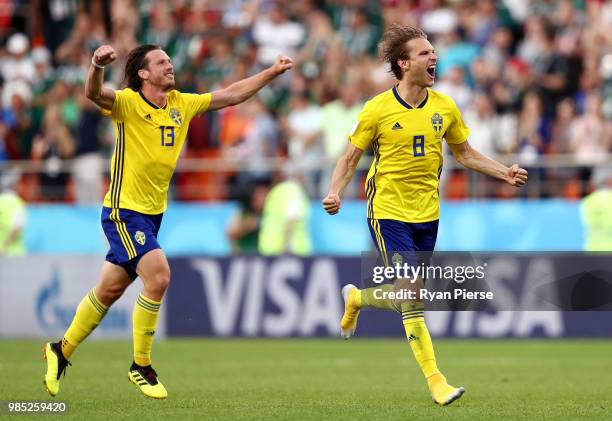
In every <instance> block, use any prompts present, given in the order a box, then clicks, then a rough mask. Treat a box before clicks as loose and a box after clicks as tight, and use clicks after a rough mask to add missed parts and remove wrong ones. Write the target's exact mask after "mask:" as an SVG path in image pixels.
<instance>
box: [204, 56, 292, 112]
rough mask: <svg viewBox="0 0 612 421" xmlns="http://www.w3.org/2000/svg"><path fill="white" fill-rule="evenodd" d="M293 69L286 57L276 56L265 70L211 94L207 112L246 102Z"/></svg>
mask: <svg viewBox="0 0 612 421" xmlns="http://www.w3.org/2000/svg"><path fill="white" fill-rule="evenodd" d="M292 67H293V60H292V59H290V58H289V57H286V56H278V58H277V59H276V62H275V63H274V64H273V65H272V66H270V67H268V68H267V69H265V70H263V71H261V72H259V73H257V74H256V75H253V76H251V77H248V78H246V79H242V80H239V81H238V82H234V83H232V84H231V85H230V86H228V87H227V88H224V89H220V90H218V91H214V92H213V93H212V97H211V100H210V106H209V107H208V109H209V110H218V109H220V108H225V107H229V106H231V105H236V104H240V103H241V102H244V101H246V100H247V99H249V98H250V97H252V96H253V95H255V93H256V92H257V91H259V90H260V89H261V88H263V87H264V86H266V85H267V84H268V83H270V82H271V81H272V80H274V79H275V78H276V77H277V76H279V75H281V74H283V73H285V72H286V71H287V70H289V69H291V68H292Z"/></svg>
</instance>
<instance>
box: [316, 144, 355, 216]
mask: <svg viewBox="0 0 612 421" xmlns="http://www.w3.org/2000/svg"><path fill="white" fill-rule="evenodd" d="M361 155H363V151H362V150H361V149H359V148H358V147H356V146H355V145H353V144H352V143H349V144H348V147H347V148H346V152H345V153H344V155H342V156H341V157H340V159H339V160H338V163H337V164H336V168H335V169H334V173H333V175H332V180H331V186H330V187H329V193H328V194H327V197H326V198H325V199H323V209H325V212H327V213H329V214H330V215H335V214H337V213H338V211H340V196H342V192H344V189H345V188H346V186H348V183H349V182H350V181H351V179H352V178H353V175H354V174H355V170H356V169H357V164H359V160H360V159H361Z"/></svg>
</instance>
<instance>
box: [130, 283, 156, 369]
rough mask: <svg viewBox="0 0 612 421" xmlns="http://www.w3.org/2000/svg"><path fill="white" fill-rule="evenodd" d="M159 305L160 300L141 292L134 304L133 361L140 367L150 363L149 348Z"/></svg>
mask: <svg viewBox="0 0 612 421" xmlns="http://www.w3.org/2000/svg"><path fill="white" fill-rule="evenodd" d="M160 305H161V302H159V301H154V300H152V299H150V298H147V297H145V296H144V295H143V294H142V293H140V295H139V296H138V298H137V299H136V304H134V313H133V333H134V362H135V363H136V364H138V365H139V366H141V367H145V366H148V365H150V364H151V348H152V347H153V335H154V334H155V327H156V326H157V316H158V315H159V306H160Z"/></svg>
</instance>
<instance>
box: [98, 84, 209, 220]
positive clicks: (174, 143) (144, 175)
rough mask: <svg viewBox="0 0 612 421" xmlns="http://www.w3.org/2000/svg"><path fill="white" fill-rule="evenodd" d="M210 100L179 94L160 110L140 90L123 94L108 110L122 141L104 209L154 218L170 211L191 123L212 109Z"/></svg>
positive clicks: (171, 96)
mask: <svg viewBox="0 0 612 421" xmlns="http://www.w3.org/2000/svg"><path fill="white" fill-rule="evenodd" d="M210 100H211V94H210V93H206V94H200V95H198V94H185V93H182V92H179V91H176V90H173V91H171V92H169V93H168V97H167V102H166V106H165V107H164V108H159V107H157V106H156V105H155V104H153V103H151V102H149V101H148V100H147V99H146V98H145V97H144V96H143V95H142V94H141V93H140V92H135V91H133V90H132V89H130V88H126V89H123V90H120V91H117V92H116V93H115V102H114V104H113V108H112V110H103V113H104V114H106V115H110V116H111V117H112V119H113V123H114V126H115V134H116V138H117V143H116V145H115V150H114V152H113V157H112V159H111V165H110V175H111V180H110V186H109V189H108V192H107V193H106V196H105V197H104V206H106V207H109V208H115V209H118V208H121V209H130V210H133V211H136V212H140V213H144V214H148V215H157V214H160V213H162V212H164V211H165V210H166V206H167V193H168V185H169V184H170V178H171V177H172V174H173V173H174V169H175V168H176V162H177V160H178V157H179V155H180V153H181V149H182V148H183V144H184V143H185V137H186V136H187V129H188V128H189V122H190V121H191V119H192V118H193V117H195V116H198V115H200V114H202V113H203V112H204V111H206V110H207V109H208V106H209V105H210Z"/></svg>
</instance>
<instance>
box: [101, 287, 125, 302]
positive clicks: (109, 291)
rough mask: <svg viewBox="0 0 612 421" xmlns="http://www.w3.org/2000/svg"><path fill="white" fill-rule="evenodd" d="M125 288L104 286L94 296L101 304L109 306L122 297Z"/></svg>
mask: <svg viewBox="0 0 612 421" xmlns="http://www.w3.org/2000/svg"><path fill="white" fill-rule="evenodd" d="M125 288H126V287H125V286H123V285H105V286H104V287H102V288H98V290H97V291H96V295H97V296H98V295H99V296H98V299H99V300H100V301H101V302H102V304H104V305H106V306H110V305H111V304H112V303H114V302H115V301H117V300H118V299H119V297H121V295H123V292H124V291H125Z"/></svg>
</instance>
